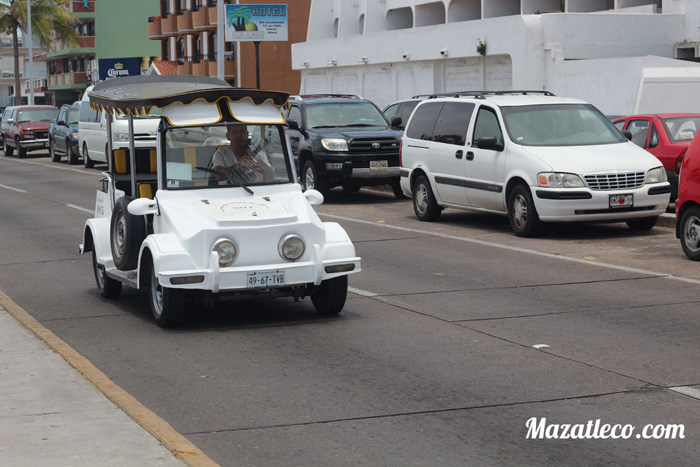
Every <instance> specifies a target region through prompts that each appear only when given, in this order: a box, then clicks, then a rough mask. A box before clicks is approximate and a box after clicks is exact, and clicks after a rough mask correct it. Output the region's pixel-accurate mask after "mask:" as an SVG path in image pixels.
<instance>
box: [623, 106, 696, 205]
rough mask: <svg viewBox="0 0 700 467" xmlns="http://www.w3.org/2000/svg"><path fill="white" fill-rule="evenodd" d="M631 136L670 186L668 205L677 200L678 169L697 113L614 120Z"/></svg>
mask: <svg viewBox="0 0 700 467" xmlns="http://www.w3.org/2000/svg"><path fill="white" fill-rule="evenodd" d="M614 124H615V126H616V127H617V128H618V129H620V130H627V131H629V132H630V133H631V135H632V142H633V143H634V144H636V145H637V146H639V147H640V148H644V149H646V150H647V151H649V152H650V153H652V154H653V155H654V156H656V157H657V158H658V159H659V160H660V161H661V163H662V164H663V165H664V168H665V169H666V175H667V176H668V181H669V182H670V183H671V202H673V201H675V200H676V198H677V197H678V170H679V169H680V166H681V163H682V162H683V156H684V155H685V153H686V151H687V150H688V145H689V144H690V142H691V141H692V140H693V137H694V136H695V133H697V131H698V129H699V128H700V114H654V115H630V116H627V117H623V118H618V119H617V120H615V121H614Z"/></svg>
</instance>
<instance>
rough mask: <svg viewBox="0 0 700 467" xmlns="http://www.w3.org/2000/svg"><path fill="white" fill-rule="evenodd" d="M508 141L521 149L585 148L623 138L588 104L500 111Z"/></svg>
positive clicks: (620, 141) (542, 106) (541, 106)
mask: <svg viewBox="0 0 700 467" xmlns="http://www.w3.org/2000/svg"><path fill="white" fill-rule="evenodd" d="M501 111H502V113H503V119H504V121H505V124H506V128H507V130H508V135H509V136H510V139H511V140H512V141H513V142H514V143H516V144H522V145H523V146H584V145H593V144H613V143H623V142H625V141H626V138H625V137H624V136H622V134H621V133H620V131H619V130H617V129H616V128H615V127H614V126H613V124H612V123H610V121H609V120H608V119H607V118H605V116H604V115H603V114H601V113H600V111H598V109H596V108H595V107H593V106H592V105H590V104H550V105H527V106H521V107H503V108H502V109H501Z"/></svg>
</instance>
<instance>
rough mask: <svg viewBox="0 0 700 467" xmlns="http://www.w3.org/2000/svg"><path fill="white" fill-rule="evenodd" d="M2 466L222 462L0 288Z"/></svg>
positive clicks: (120, 466) (0, 444) (196, 463)
mask: <svg viewBox="0 0 700 467" xmlns="http://www.w3.org/2000/svg"><path fill="white" fill-rule="evenodd" d="M20 322H22V323H23V324H20ZM30 330H31V331H30ZM48 346H50V347H52V348H49V347H48ZM71 352H72V354H71ZM68 362H71V363H70V364H69V363H68ZM76 362H78V364H77V365H76ZM76 368H78V369H79V370H80V371H78V370H77V369H76ZM100 375H101V376H100ZM89 381H90V382H89ZM91 382H92V384H91ZM98 388H99V389H98ZM119 391H121V392H122V393H123V394H120V392H119ZM107 396H109V398H108V397H107ZM110 399H112V400H116V401H117V402H118V404H119V405H117V403H115V402H112V400H110ZM132 411H134V412H135V413H130V412H132ZM127 412H129V413H130V414H129V415H127ZM137 420H139V422H137ZM144 420H145V422H144ZM145 427H147V428H148V431H147V429H146V428H145ZM149 431H150V432H149ZM152 433H153V434H152ZM163 433H164V435H163V436H161V434H163ZM166 446H168V447H166ZM174 452H176V453H178V457H176V456H175V455H174V454H173V453H174ZM0 465H3V466H9V467H19V466H49V465H50V466H52V467H53V466H76V465H86V466H87V465H89V466H119V467H122V466H156V465H157V466H180V467H181V466H183V465H216V464H214V463H213V462H212V461H211V460H210V459H209V458H207V457H206V456H205V455H204V454H203V453H202V452H201V451H199V450H198V449H197V448H196V447H194V446H193V445H191V444H190V443H189V442H188V441H187V440H186V439H185V438H184V437H182V436H181V435H179V434H177V433H176V432H175V431H174V430H173V429H172V428H171V427H170V425H168V424H167V423H165V422H164V421H162V420H161V419H159V418H158V417H157V416H156V415H155V414H153V413H152V412H150V411H148V409H146V408H145V407H143V406H141V405H140V404H139V403H138V401H136V400H135V399H133V398H131V396H129V395H128V394H126V393H124V392H123V390H121V389H120V388H119V387H118V386H116V385H114V383H112V382H111V381H109V379H107V377H106V376H104V374H102V373H101V372H100V371H99V370H97V369H96V368H95V367H94V366H92V364H90V363H89V362H88V361H86V360H85V359H83V358H82V357H80V356H79V354H77V353H76V352H75V351H74V350H73V349H72V348H70V346H68V345H67V344H66V343H65V342H63V341H61V340H60V339H58V338H57V337H56V336H55V335H54V334H53V333H51V332H50V331H48V330H47V329H45V328H44V327H43V326H41V325H40V324H39V323H38V322H37V321H36V320H34V318H32V317H31V316H29V315H28V314H27V313H26V312H25V311H24V310H22V309H21V308H20V307H18V306H17V305H15V304H14V303H13V302H12V301H11V300H10V299H9V298H8V297H7V296H6V295H5V294H4V293H2V292H1V291H0Z"/></svg>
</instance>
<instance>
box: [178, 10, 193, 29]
mask: <svg viewBox="0 0 700 467" xmlns="http://www.w3.org/2000/svg"><path fill="white" fill-rule="evenodd" d="M176 18H177V29H178V31H179V32H186V31H192V12H191V11H183V12H182V14H180V15H176Z"/></svg>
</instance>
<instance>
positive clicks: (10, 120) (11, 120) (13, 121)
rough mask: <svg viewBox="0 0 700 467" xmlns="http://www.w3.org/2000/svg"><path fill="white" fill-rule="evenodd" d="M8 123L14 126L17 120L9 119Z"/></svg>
mask: <svg viewBox="0 0 700 467" xmlns="http://www.w3.org/2000/svg"><path fill="white" fill-rule="evenodd" d="M7 123H9V124H10V125H12V124H13V123H15V119H14V118H8V119H7Z"/></svg>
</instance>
